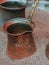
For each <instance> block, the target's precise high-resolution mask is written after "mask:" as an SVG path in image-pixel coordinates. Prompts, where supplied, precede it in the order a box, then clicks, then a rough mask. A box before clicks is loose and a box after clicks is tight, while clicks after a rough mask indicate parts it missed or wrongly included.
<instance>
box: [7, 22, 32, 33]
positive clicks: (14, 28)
mask: <svg viewBox="0 0 49 65" xmlns="http://www.w3.org/2000/svg"><path fill="white" fill-rule="evenodd" d="M26 31H27V32H29V31H32V27H31V26H30V25H28V24H24V23H14V24H12V25H10V26H9V27H8V28H7V32H8V33H10V34H21V33H24V32H26Z"/></svg>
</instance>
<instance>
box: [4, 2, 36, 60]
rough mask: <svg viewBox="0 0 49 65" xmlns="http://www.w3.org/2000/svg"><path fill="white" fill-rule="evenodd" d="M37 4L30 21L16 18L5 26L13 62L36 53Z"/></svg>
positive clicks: (8, 53)
mask: <svg viewBox="0 0 49 65" xmlns="http://www.w3.org/2000/svg"><path fill="white" fill-rule="evenodd" d="M36 4H37V2H36V3H35V6H34V8H33V10H32V11H31V14H30V15H29V17H28V19H26V18H14V19H11V20H10V21H8V22H7V23H6V24H4V31H5V32H6V33H7V37H8V44H7V55H8V56H9V58H11V59H13V60H14V59H22V58H25V57H28V56H31V55H32V54H33V53H34V52H35V51H36V46H35V42H34V38H33V30H34V28H35V24H34V22H32V15H33V12H34V10H35V8H36Z"/></svg>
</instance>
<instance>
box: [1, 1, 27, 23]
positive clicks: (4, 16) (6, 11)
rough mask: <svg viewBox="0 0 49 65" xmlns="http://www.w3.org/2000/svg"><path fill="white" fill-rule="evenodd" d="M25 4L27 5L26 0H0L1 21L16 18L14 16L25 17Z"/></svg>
mask: <svg viewBox="0 0 49 65" xmlns="http://www.w3.org/2000/svg"><path fill="white" fill-rule="evenodd" d="M5 3H6V4H5ZM27 5H28V0H21V1H20V0H1V1H0V12H1V13H0V17H1V18H0V19H1V21H2V22H3V23H5V22H7V21H8V20H10V19H13V18H16V17H25V9H26V7H27ZM12 6H13V7H12ZM14 6H15V7H14Z"/></svg>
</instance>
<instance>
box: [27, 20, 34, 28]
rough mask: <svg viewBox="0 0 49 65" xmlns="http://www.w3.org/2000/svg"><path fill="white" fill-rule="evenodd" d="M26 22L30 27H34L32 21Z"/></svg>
mask: <svg viewBox="0 0 49 65" xmlns="http://www.w3.org/2000/svg"><path fill="white" fill-rule="evenodd" d="M27 23H28V24H29V25H30V26H31V27H32V29H33V28H35V23H34V22H32V21H30V22H27Z"/></svg>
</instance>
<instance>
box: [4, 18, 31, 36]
mask: <svg viewBox="0 0 49 65" xmlns="http://www.w3.org/2000/svg"><path fill="white" fill-rule="evenodd" d="M16 19H17V18H16ZM16 19H12V20H10V21H8V22H7V23H5V24H4V26H3V29H4V31H5V32H6V33H7V34H9V35H13V36H18V35H23V34H25V33H27V32H32V27H31V26H30V24H28V23H26V21H27V22H28V20H27V19H25V18H22V19H25V20H22V21H21V20H16ZM18 19H19V18H18ZM23 21H24V22H23ZM15 23H23V24H26V25H28V26H30V27H31V30H29V31H24V32H22V33H17V34H12V33H9V32H8V31H7V28H8V27H9V26H10V25H12V24H15ZM5 27H6V29H5Z"/></svg>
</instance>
